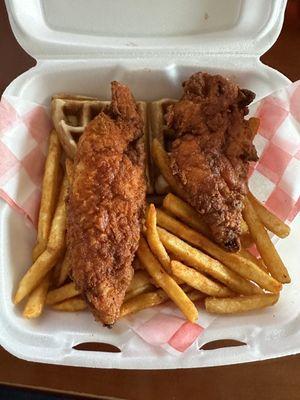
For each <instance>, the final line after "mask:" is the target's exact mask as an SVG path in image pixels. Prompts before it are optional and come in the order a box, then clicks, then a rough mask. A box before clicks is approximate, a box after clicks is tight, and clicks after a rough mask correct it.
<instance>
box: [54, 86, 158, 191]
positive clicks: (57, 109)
mask: <svg viewBox="0 0 300 400" xmlns="http://www.w3.org/2000/svg"><path fill="white" fill-rule="evenodd" d="M109 104H110V102H109V101H104V100H100V99H97V98H95V97H87V96H73V95H68V94H65V93H61V94H57V95H55V96H53V97H52V102H51V113H52V120H53V124H54V127H55V129H56V131H57V134H58V137H59V139H60V142H61V145H62V147H63V149H64V150H65V153H66V155H67V156H68V157H69V158H71V159H74V158H75V155H76V150H77V141H78V139H79V137H80V135H81V134H82V133H83V131H84V128H85V127H86V126H87V124H88V123H89V122H90V121H91V120H92V119H93V118H95V117H96V116H97V115H98V114H99V113H100V112H101V111H103V109H104V108H105V107H106V106H107V105H109ZM137 105H138V109H139V111H140V114H141V115H142V118H143V120H144V134H143V137H142V140H143V141H144V144H145V151H146V163H145V164H146V167H145V173H146V179H147V193H148V194H152V193H153V185H152V179H151V174H150V169H149V165H150V147H149V129H148V118H147V103H145V102H143V101H139V102H137Z"/></svg>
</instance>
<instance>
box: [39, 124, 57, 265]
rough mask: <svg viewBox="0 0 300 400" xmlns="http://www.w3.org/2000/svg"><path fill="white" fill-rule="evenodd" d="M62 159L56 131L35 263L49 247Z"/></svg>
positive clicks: (48, 162) (51, 142) (51, 140)
mask: <svg viewBox="0 0 300 400" xmlns="http://www.w3.org/2000/svg"><path fill="white" fill-rule="evenodd" d="M60 157H61V146H60V142H59V139H58V136H57V133H56V132H55V130H53V131H52V132H51V133H50V138H49V150H48V155H47V159H46V163H45V172H44V178H43V184H42V197H41V205H40V211H39V222H38V230H37V242H36V245H35V246H34V248H33V252H32V258H33V261H35V260H36V259H37V258H38V256H40V255H41V254H42V252H43V251H44V250H45V249H46V247H47V241H48V236H49V232H50V228H51V221H52V217H53V213H54V210H55V204H56V200H57V192H58V187H59V185H58V184H59V171H60Z"/></svg>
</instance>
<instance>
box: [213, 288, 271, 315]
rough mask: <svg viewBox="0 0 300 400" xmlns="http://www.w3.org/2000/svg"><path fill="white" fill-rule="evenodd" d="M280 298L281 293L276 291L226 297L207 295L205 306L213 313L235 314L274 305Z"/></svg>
mask: <svg viewBox="0 0 300 400" xmlns="http://www.w3.org/2000/svg"><path fill="white" fill-rule="evenodd" d="M278 299H279V294H274V293H266V294H256V295H252V296H244V297H228V298H226V299H220V298H216V297H206V299H205V308H206V310H207V311H208V312H209V313H213V314H235V313H241V312H246V311H251V310H259V309H260V308H265V307H269V306H272V305H273V304H275V303H277V301H278Z"/></svg>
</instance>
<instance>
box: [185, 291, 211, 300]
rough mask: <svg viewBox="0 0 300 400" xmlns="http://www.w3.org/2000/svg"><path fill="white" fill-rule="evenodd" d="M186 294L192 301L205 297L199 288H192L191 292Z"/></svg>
mask: <svg viewBox="0 0 300 400" xmlns="http://www.w3.org/2000/svg"><path fill="white" fill-rule="evenodd" d="M187 296H188V298H189V299H190V300H192V301H193V302H195V301H200V300H203V299H205V297H206V295H205V294H204V293H201V292H199V290H192V291H191V292H189V293H187Z"/></svg>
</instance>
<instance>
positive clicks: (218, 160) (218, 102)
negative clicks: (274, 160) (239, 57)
mask: <svg viewBox="0 0 300 400" xmlns="http://www.w3.org/2000/svg"><path fill="white" fill-rule="evenodd" d="M183 88H184V94H183V96H182V98H181V100H180V101H179V102H177V103H175V104H174V105H172V106H170V107H169V108H168V112H167V114H166V122H167V125H168V127H169V128H172V129H174V131H175V137H176V138H175V140H174V141H173V143H172V147H171V168H172V171H173V174H174V176H175V177H177V179H178V182H179V184H180V185H181V186H182V187H183V188H184V190H185V193H186V198H185V200H187V201H188V202H189V203H190V204H191V205H192V206H193V207H194V208H195V209H196V210H197V211H198V212H199V213H200V214H202V215H203V218H204V220H205V221H206V222H207V223H208V224H209V226H210V228H211V231H212V234H213V236H214V238H215V240H216V241H217V242H218V243H220V244H221V245H222V246H223V247H224V248H226V249H227V250H230V251H238V250H239V249H240V240H239V236H240V234H241V221H242V209H243V199H244V196H245V195H246V193H247V174H248V167H249V161H256V160H257V159H258V158H257V154H256V150H255V147H254V145H253V144H252V141H253V135H254V134H253V132H252V130H251V127H250V125H249V122H248V121H247V120H245V119H244V117H245V115H247V113H248V107H247V106H248V104H250V103H251V102H252V100H253V99H254V97H255V95H254V93H252V92H251V91H249V90H244V89H240V88H239V87H238V86H237V85H236V84H235V83H233V82H231V81H230V80H228V79H226V78H224V77H222V76H220V75H209V74H206V73H200V72H199V73H196V74H194V75H193V76H191V77H190V78H189V79H188V80H187V81H186V82H184V83H183Z"/></svg>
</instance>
